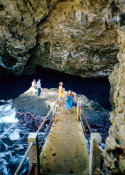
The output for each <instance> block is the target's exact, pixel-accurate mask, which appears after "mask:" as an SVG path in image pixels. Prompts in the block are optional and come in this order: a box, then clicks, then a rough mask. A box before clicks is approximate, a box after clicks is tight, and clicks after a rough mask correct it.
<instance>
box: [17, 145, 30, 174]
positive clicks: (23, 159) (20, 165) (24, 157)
mask: <svg viewBox="0 0 125 175" xmlns="http://www.w3.org/2000/svg"><path fill="white" fill-rule="evenodd" d="M32 146H33V142H31V143H30V145H29V147H28V149H27V150H26V152H25V154H24V156H23V158H22V160H21V162H20V164H19V165H18V167H17V170H16V172H15V173H14V175H18V173H19V171H20V169H21V167H22V165H23V163H24V161H25V159H26V157H27V155H28V154H29V151H30V149H31V148H32Z"/></svg>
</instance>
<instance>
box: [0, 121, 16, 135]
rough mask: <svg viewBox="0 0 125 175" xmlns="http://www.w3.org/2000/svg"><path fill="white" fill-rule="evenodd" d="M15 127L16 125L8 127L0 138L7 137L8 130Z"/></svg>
mask: <svg viewBox="0 0 125 175" xmlns="http://www.w3.org/2000/svg"><path fill="white" fill-rule="evenodd" d="M15 126H16V124H13V125H12V126H10V127H9V128H7V129H6V128H5V130H4V132H3V133H2V135H0V138H3V137H5V135H7V134H9V133H10V130H11V129H12V128H14V127H15Z"/></svg>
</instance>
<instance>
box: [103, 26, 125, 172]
mask: <svg viewBox="0 0 125 175" xmlns="http://www.w3.org/2000/svg"><path fill="white" fill-rule="evenodd" d="M118 34H119V38H118V40H119V43H120V45H121V48H120V52H119V54H118V60H119V68H115V70H114V72H113V73H112V75H111V76H110V83H111V86H112V89H113V90H111V93H112V94H111V95H112V101H113V102H112V103H113V104H114V110H113V112H112V113H111V118H110V120H111V123H112V126H111V127H110V130H109V137H108V139H107V142H106V150H105V168H106V169H107V173H108V174H119V175H120V174H125V27H121V28H119V31H118Z"/></svg>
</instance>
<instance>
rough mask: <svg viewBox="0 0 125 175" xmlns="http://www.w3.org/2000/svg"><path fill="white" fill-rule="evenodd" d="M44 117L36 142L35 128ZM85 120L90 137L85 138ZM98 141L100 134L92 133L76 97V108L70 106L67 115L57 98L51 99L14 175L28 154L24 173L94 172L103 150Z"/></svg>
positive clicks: (84, 174) (91, 174)
mask: <svg viewBox="0 0 125 175" xmlns="http://www.w3.org/2000/svg"><path fill="white" fill-rule="evenodd" d="M48 117H49V118H50V123H49V125H48V128H47V129H46V132H45V135H44V136H43V138H42V140H41V142H40V143H39V141H38V140H39V139H38V137H39V132H40V131H41V129H42V128H43V126H44V125H45V123H46V120H47V119H48ZM85 124H86V126H87V127H88V130H89V132H90V134H89V135H90V136H91V139H90V138H88V135H87V133H86V127H85ZM100 143H101V136H100V134H99V133H92V131H91V128H90V126H89V123H88V122H87V119H86V117H85V114H84V111H83V109H82V107H81V102H80V101H77V108H76V107H73V109H72V112H71V115H70V116H68V114H67V110H66V109H65V108H64V107H63V106H59V104H58V101H56V102H53V103H52V105H51V109H50V111H49V112H48V114H47V115H46V117H45V119H44V120H43V123H42V124H41V126H40V127H39V128H38V130H37V132H36V133H30V135H29V137H28V149H27V151H26V153H25V155H24V157H23V158H22V160H21V162H20V164H19V166H18V168H17V170H16V172H15V174H14V175H18V174H19V173H20V169H21V167H22V165H23V163H24V161H25V159H26V157H27V156H28V154H29V173H28V175H30V174H31V175H61V174H63V175H68V174H75V175H94V174H96V171H97V170H98V168H100V162H101V151H102V152H103V150H102V149H101V147H100Z"/></svg>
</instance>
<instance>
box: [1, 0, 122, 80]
mask: <svg viewBox="0 0 125 175" xmlns="http://www.w3.org/2000/svg"><path fill="white" fill-rule="evenodd" d="M123 3H124V1H123V0H119V1H118V0H39V1H34V0H27V1H26V0H18V1H17V0H6V1H4V0H1V1H0V19H1V20H0V71H1V72H2V71H5V72H6V73H14V74H18V75H20V74H23V73H28V74H31V73H33V71H35V67H36V66H37V65H39V66H42V67H44V68H49V69H54V70H58V71H62V72H67V73H69V74H73V75H80V76H82V77H93V76H95V77H99V76H107V75H108V74H109V73H110V72H111V71H112V68H113V65H114V64H115V63H116V62H117V59H116V55H117V53H118V50H119V45H118V43H117V25H118V23H119V14H121V13H122V11H123V9H124V4H123Z"/></svg>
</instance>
